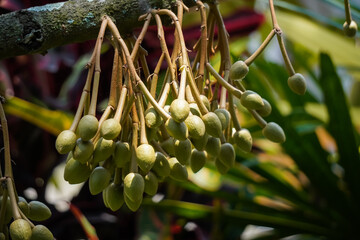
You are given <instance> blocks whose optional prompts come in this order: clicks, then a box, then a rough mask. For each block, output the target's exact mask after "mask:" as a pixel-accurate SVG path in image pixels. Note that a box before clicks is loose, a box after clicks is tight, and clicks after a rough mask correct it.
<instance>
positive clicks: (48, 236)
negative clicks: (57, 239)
mask: <svg viewBox="0 0 360 240" xmlns="http://www.w3.org/2000/svg"><path fill="white" fill-rule="evenodd" d="M53 239H54V236H53V235H52V233H51V232H50V230H49V229H48V228H47V227H45V226H44V225H36V226H35V227H34V228H33V229H32V234H31V238H30V240H53Z"/></svg>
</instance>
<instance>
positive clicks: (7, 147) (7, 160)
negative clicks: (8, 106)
mask: <svg viewBox="0 0 360 240" xmlns="http://www.w3.org/2000/svg"><path fill="white" fill-rule="evenodd" d="M0 120H1V128H2V132H3V141H4V159H5V177H10V178H13V173H12V168H11V156H10V141H9V129H8V125H7V120H6V116H5V112H4V108H3V104H2V103H1V102H0Z"/></svg>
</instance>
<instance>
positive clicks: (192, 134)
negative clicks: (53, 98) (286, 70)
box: [56, 1, 306, 211]
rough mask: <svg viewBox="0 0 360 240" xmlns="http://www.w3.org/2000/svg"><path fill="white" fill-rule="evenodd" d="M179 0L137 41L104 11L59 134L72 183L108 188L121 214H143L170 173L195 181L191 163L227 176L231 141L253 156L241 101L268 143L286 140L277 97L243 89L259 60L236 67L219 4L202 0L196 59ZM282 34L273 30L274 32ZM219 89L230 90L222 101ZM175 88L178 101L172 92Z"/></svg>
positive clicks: (294, 80) (299, 80)
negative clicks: (273, 101) (103, 50)
mask: <svg viewBox="0 0 360 240" xmlns="http://www.w3.org/2000/svg"><path fill="white" fill-rule="evenodd" d="M177 4H178V13H177V15H175V14H174V13H172V12H171V11H169V10H166V9H160V10H153V11H151V13H149V14H147V15H144V16H142V17H141V18H140V19H141V20H145V23H144V27H143V29H142V31H141V33H140V35H139V36H138V38H135V37H134V38H130V39H127V40H123V39H122V38H121V36H120V33H119V32H118V29H117V28H116V25H115V24H114V23H113V22H112V20H111V19H110V18H109V17H107V16H104V17H103V19H102V25H101V28H100V31H99V37H98V40H97V42H96V45H95V49H94V52H93V55H92V57H91V59H90V61H89V64H88V67H89V72H88V78H87V81H86V84H85V87H84V91H83V94H82V97H81V100H80V103H79V107H78V110H77V113H76V115H75V118H74V121H73V124H72V126H71V127H70V129H69V130H64V131H63V132H61V133H60V134H59V136H58V137H57V139H56V149H57V151H58V152H59V153H61V154H68V157H67V160H66V166H65V171H64V178H65V180H67V181H68V182H69V183H71V184H76V183H81V182H85V181H87V180H88V183H89V188H90V192H91V194H94V195H95V194H99V193H101V192H102V195H103V200H104V203H105V205H106V206H107V207H109V208H110V209H112V210H114V211H115V210H117V209H119V208H120V207H121V206H122V205H123V203H124V202H125V203H126V205H127V206H128V207H129V209H131V210H132V211H136V210H137V209H138V208H139V207H140V205H141V202H142V199H143V195H144V193H145V194H148V195H150V196H152V195H154V194H156V192H157V189H158V184H159V182H161V181H164V180H165V179H166V178H167V177H170V178H172V179H174V180H177V181H186V180H187V179H188V169H189V170H190V169H191V171H193V172H194V173H196V172H198V171H199V170H200V169H202V168H203V167H204V166H205V164H206V163H209V164H214V165H215V167H216V169H217V170H218V171H219V173H221V174H225V173H227V172H228V171H229V169H230V168H232V167H233V166H234V164H235V150H234V146H233V144H231V143H234V144H236V145H237V146H238V147H239V148H240V149H242V150H243V151H245V152H250V151H251V149H252V136H251V134H250V132H249V130H247V129H245V128H242V127H241V126H240V123H239V120H238V118H237V117H236V109H235V107H234V103H233V97H236V98H238V99H239V100H240V103H241V104H242V105H243V106H244V107H245V108H246V109H248V111H249V112H250V113H251V115H252V116H253V117H254V119H255V120H256V121H257V122H258V123H259V125H260V127H261V128H262V132H263V135H264V136H265V137H266V138H267V139H269V140H271V141H273V142H277V143H282V142H284V141H285V134H284V131H283V130H282V128H281V127H280V126H279V125H278V124H276V123H274V122H266V121H265V120H264V119H263V117H265V116H268V115H269V114H270V113H271V105H270V104H269V102H268V101H266V100H265V99H263V98H262V97H261V96H260V95H259V94H257V93H256V92H254V91H250V90H246V89H245V87H244V86H243V85H242V80H243V79H244V77H245V76H246V74H247V73H248V71H249V68H248V66H249V65H250V64H251V62H252V61H253V60H252V61H237V62H235V63H234V64H231V62H230V53H229V49H228V39H227V32H226V30H225V27H224V24H223V20H222V18H221V15H220V13H219V10H218V7H217V5H215V4H209V10H208V13H207V10H206V8H205V6H204V5H203V4H202V2H201V1H197V5H198V8H199V10H200V13H201V19H202V28H201V38H200V39H199V41H198V43H197V44H196V46H195V47H194V51H197V57H196V58H195V59H194V61H193V63H192V64H190V60H189V57H188V55H187V48H186V46H185V41H184V38H183V35H182V30H181V20H182V14H183V10H184V9H185V10H186V6H184V4H183V3H182V2H180V1H178V3H177ZM160 15H166V16H168V17H170V18H172V20H173V23H174V25H175V33H174V35H175V43H174V46H173V51H172V54H171V55H170V54H169V52H168V50H167V46H166V41H165V39H164V34H163V28H162V23H161V18H160V17H159V16H160ZM152 17H154V18H155V20H156V24H157V26H158V36H159V41H160V43H161V48H162V55H161V57H160V59H159V62H158V64H157V67H156V68H155V70H154V72H153V74H150V73H149V70H148V66H147V64H146V59H145V55H146V51H145V50H144V49H142V48H141V46H140V44H141V40H142V39H143V37H144V34H145V33H146V30H147V27H148V25H149V23H150V21H151V18H152ZM215 25H217V27H218V29H219V33H218V39H217V48H218V49H219V51H220V54H221V62H222V64H221V67H220V70H219V71H218V72H217V71H216V70H214V68H213V67H212V66H211V64H210V63H209V62H208V59H209V55H210V54H211V53H212V51H214V46H213V44H214V41H215V39H214V32H215V27H214V26H215ZM106 29H109V31H110V35H109V37H108V38H109V39H110V41H111V42H112V44H113V46H114V51H115V53H114V65H113V72H112V79H111V88H110V96H109V103H108V107H107V108H106V109H105V111H104V112H103V114H102V116H101V117H100V118H99V119H98V118H97V117H96V116H95V113H96V102H97V90H98V85H99V78H100V63H99V61H100V47H101V44H102V41H103V36H104V33H105V30H106ZM276 30H278V29H276ZM276 33H278V32H277V31H275V30H273V31H272V32H271V38H272V37H273V36H274V35H275V34H276ZM271 38H270V39H271ZM265 45H266V44H265ZM262 47H264V46H262ZM259 52H261V51H257V54H259ZM285 53H286V52H285ZM255 57H256V56H255ZM249 59H250V58H249ZM252 59H254V57H252ZM287 60H288V59H287ZM163 61H166V62H167V65H168V68H167V71H166V75H165V77H164V79H163V83H162V87H161V91H160V92H157V91H156V89H157V88H158V76H159V71H160V66H161V65H162V62H163ZM289 64H290V63H288V65H289ZM290 66H291V64H290ZM290 69H291V70H292V71H290V77H289V79H288V85H289V87H290V89H291V90H293V91H294V92H295V93H297V94H301V95H302V94H304V93H305V91H306V82H305V79H304V78H303V76H302V75H301V74H298V73H295V72H294V71H293V69H292V67H291V68H290ZM209 74H211V75H212V76H213V77H214V79H213V78H210V75H209ZM92 80H93V83H92V86H91V82H92ZM146 80H148V81H146ZM146 84H147V85H146ZM213 89H215V90H213ZM218 91H221V94H220V97H219V99H218V95H219V94H218ZM90 92H91V95H90ZM170 94H171V95H172V98H170V97H168V96H169V95H170ZM230 142H231V143H230Z"/></svg>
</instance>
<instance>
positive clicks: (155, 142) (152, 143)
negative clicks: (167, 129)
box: [150, 139, 170, 158]
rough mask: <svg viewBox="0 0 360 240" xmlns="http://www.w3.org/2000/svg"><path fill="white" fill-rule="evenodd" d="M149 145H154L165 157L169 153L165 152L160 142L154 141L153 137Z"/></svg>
mask: <svg viewBox="0 0 360 240" xmlns="http://www.w3.org/2000/svg"><path fill="white" fill-rule="evenodd" d="M150 143H151V145H152V146H153V147H154V149H155V151H157V152H161V153H162V154H164V155H165V157H166V158H169V157H170V156H169V154H167V152H166V151H165V150H164V149H163V148H162V147H161V146H160V144H159V143H158V142H157V141H155V140H154V139H153V140H151V141H150Z"/></svg>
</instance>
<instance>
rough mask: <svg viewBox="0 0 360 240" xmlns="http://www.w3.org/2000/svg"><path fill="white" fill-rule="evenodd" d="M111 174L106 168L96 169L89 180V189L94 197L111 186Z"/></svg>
mask: <svg viewBox="0 0 360 240" xmlns="http://www.w3.org/2000/svg"><path fill="white" fill-rule="evenodd" d="M110 179H111V173H110V172H109V170H107V169H106V168H104V167H100V166H99V167H96V168H95V169H94V170H93V171H92V173H91V175H90V178H89V189H90V193H91V194H92V195H96V194H98V193H100V192H101V191H102V190H104V189H105V188H106V187H107V186H109V183H110Z"/></svg>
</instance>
